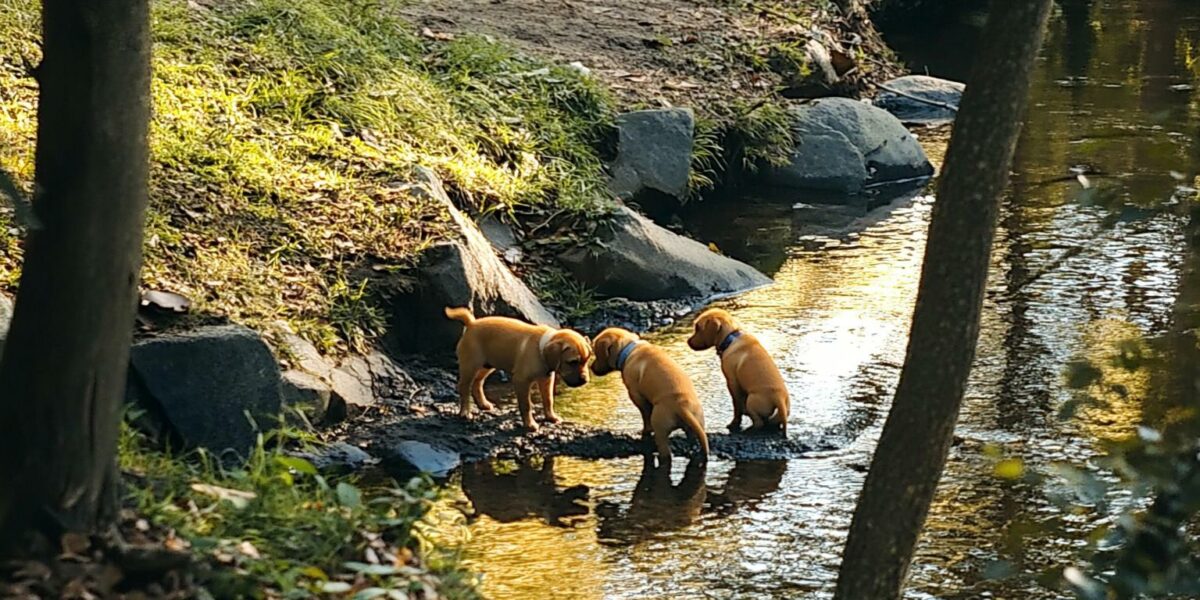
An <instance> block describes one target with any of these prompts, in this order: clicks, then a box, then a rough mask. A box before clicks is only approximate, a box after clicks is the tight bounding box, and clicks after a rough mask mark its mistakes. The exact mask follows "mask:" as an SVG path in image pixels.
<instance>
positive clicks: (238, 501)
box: [192, 483, 258, 510]
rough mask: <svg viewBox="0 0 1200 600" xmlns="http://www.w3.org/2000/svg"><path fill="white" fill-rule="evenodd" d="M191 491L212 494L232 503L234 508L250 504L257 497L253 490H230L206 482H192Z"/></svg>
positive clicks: (239, 508) (241, 507)
mask: <svg viewBox="0 0 1200 600" xmlns="http://www.w3.org/2000/svg"><path fill="white" fill-rule="evenodd" d="M192 491H194V492H198V493H201V494H204V495H206V496H212V497H214V498H216V499H218V500H225V501H227V502H229V503H230V504H232V505H233V507H234V508H236V509H238V510H241V509H243V508H246V507H247V506H249V505H250V501H251V500H254V499H255V498H257V497H258V495H257V494H255V493H254V492H243V491H242V490H232V489H229V488H223V487H220V486H215V485H209V484H207V483H193V484H192Z"/></svg>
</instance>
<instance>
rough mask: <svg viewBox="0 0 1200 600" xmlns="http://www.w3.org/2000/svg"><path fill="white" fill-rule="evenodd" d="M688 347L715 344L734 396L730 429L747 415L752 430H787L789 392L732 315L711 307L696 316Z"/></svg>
mask: <svg viewBox="0 0 1200 600" xmlns="http://www.w3.org/2000/svg"><path fill="white" fill-rule="evenodd" d="M693 328H694V329H695V331H694V332H693V333H692V337H690V338H688V346H690V347H691V348H692V350H696V351H700V350H707V349H709V348H712V347H716V349H717V356H719V357H721V372H722V373H723V374H724V375H725V384H726V385H727V386H728V387H729V395H730V396H732V397H733V422H731V423H730V424H729V429H730V431H737V430H738V429H741V428H742V415H743V414H744V415H749V417H750V421H751V422H752V423H753V425H752V427H751V428H752V429H763V428H764V427H768V426H771V427H778V428H779V430H780V431H782V432H783V433H784V434H786V433H787V419H788V408H789V401H788V391H787V386H786V385H784V383H783V376H782V375H780V374H779V369H778V368H777V367H776V366H775V361H774V360H771V355H770V354H767V351H766V349H765V348H763V347H762V344H760V343H759V342H758V338H756V337H754V336H753V335H750V334H749V333H746V332H744V331H742V330H741V329H739V328H738V324H737V322H736V321H734V319H733V316H732V315H730V314H729V313H728V312H726V311H724V310H721V309H719V308H710V309H708V310H706V311H704V312H702V313H700V316H699V317H696V321H695V322H694V323H693Z"/></svg>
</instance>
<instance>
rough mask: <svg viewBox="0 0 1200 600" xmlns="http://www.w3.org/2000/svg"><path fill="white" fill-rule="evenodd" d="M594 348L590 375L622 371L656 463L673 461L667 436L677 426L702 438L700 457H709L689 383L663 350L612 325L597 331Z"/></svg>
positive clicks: (700, 410) (700, 414) (701, 411)
mask: <svg viewBox="0 0 1200 600" xmlns="http://www.w3.org/2000/svg"><path fill="white" fill-rule="evenodd" d="M592 348H593V349H594V350H595V352H596V361H595V362H593V363H592V372H593V373H595V374H596V375H605V374H607V373H610V372H612V371H620V372H621V379H622V381H624V383H625V389H626V390H628V391H629V399H630V400H633V405H634V406H636V407H637V408H638V411H640V412H641V413H642V434H643V435H650V434H651V433H653V434H654V443H655V445H656V446H657V447H658V458H659V466H664V465H665V466H668V467H669V466H670V465H671V444H670V442H669V441H668V440H667V438H668V436H670V435H671V432H672V431H674V430H676V429H683V430H684V431H686V432H687V433H688V436H689V437H695V438H696V439H697V440H698V441H699V442H700V451H701V452H702V457H703V458H705V459H706V458H707V457H708V435H707V434H705V433H704V409H703V408H702V407H701V406H700V401H699V400H697V399H696V390H695V388H693V387H692V381H691V380H690V379H688V376H687V374H686V373H684V372H683V369H680V368H679V365H677V364H675V361H673V360H671V358H670V357H669V356H667V353H666V352H663V351H662V350H661V349H659V348H657V347H655V346H652V345H650V344H647V343H646V342H643V341H642V340H640V339H638V336H637V335H636V334H634V333H632V332H630V331H626V330H624V329H619V328H616V327H610V328H608V329H605V330H604V331H601V332H600V335H598V336H596V339H595V340H594V341H593V342H592Z"/></svg>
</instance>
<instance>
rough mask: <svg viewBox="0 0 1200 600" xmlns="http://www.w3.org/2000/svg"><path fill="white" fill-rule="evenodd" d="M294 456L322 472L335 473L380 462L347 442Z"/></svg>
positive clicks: (346, 471)
mask: <svg viewBox="0 0 1200 600" xmlns="http://www.w3.org/2000/svg"><path fill="white" fill-rule="evenodd" d="M293 455H294V456H297V457H299V458H303V459H304V460H307V461H308V462H310V463H312V465H313V466H314V467H316V468H317V469H318V470H320V471H331V472H334V473H348V472H353V471H358V470H360V469H362V468H364V467H367V466H370V465H373V464H376V463H378V462H379V460H378V459H376V458H375V457H373V456H371V455H370V454H367V453H366V452H364V451H363V450H362V449H361V448H359V447H357V446H352V445H350V444H347V443H346V442H334V443H332V444H328V445H324V446H320V447H318V448H316V449H315V450H313V451H311V452H295V453H293Z"/></svg>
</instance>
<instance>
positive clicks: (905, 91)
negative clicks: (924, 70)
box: [874, 75, 967, 125]
mask: <svg viewBox="0 0 1200 600" xmlns="http://www.w3.org/2000/svg"><path fill="white" fill-rule="evenodd" d="M883 85H884V86H885V87H886V89H882V90H881V91H880V92H879V95H878V96H876V97H875V100H874V104H875V106H878V107H879V108H882V109H884V110H886V111H888V112H890V113H892V115H894V116H895V117H896V118H897V119H900V121H901V122H903V123H906V124H915V125H943V124H946V123H950V122H953V121H954V118H955V117H956V116H957V115H958V112H957V109H958V105H959V104H960V103H961V102H962V95H963V91H964V90H966V89H967V86H966V85H965V84H962V83H959V82H957V81H950V80H947V79H938V78H937V77H929V76H927V75H907V76H905V77H898V78H896V79H893V80H891V81H889V82H887V83H885V84H883ZM890 90H895V92H893V91H890ZM896 92H901V93H896ZM916 98H921V99H923V100H926V101H925V102H922V101H921V100H918V99H916ZM951 107H953V108H951Z"/></svg>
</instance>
